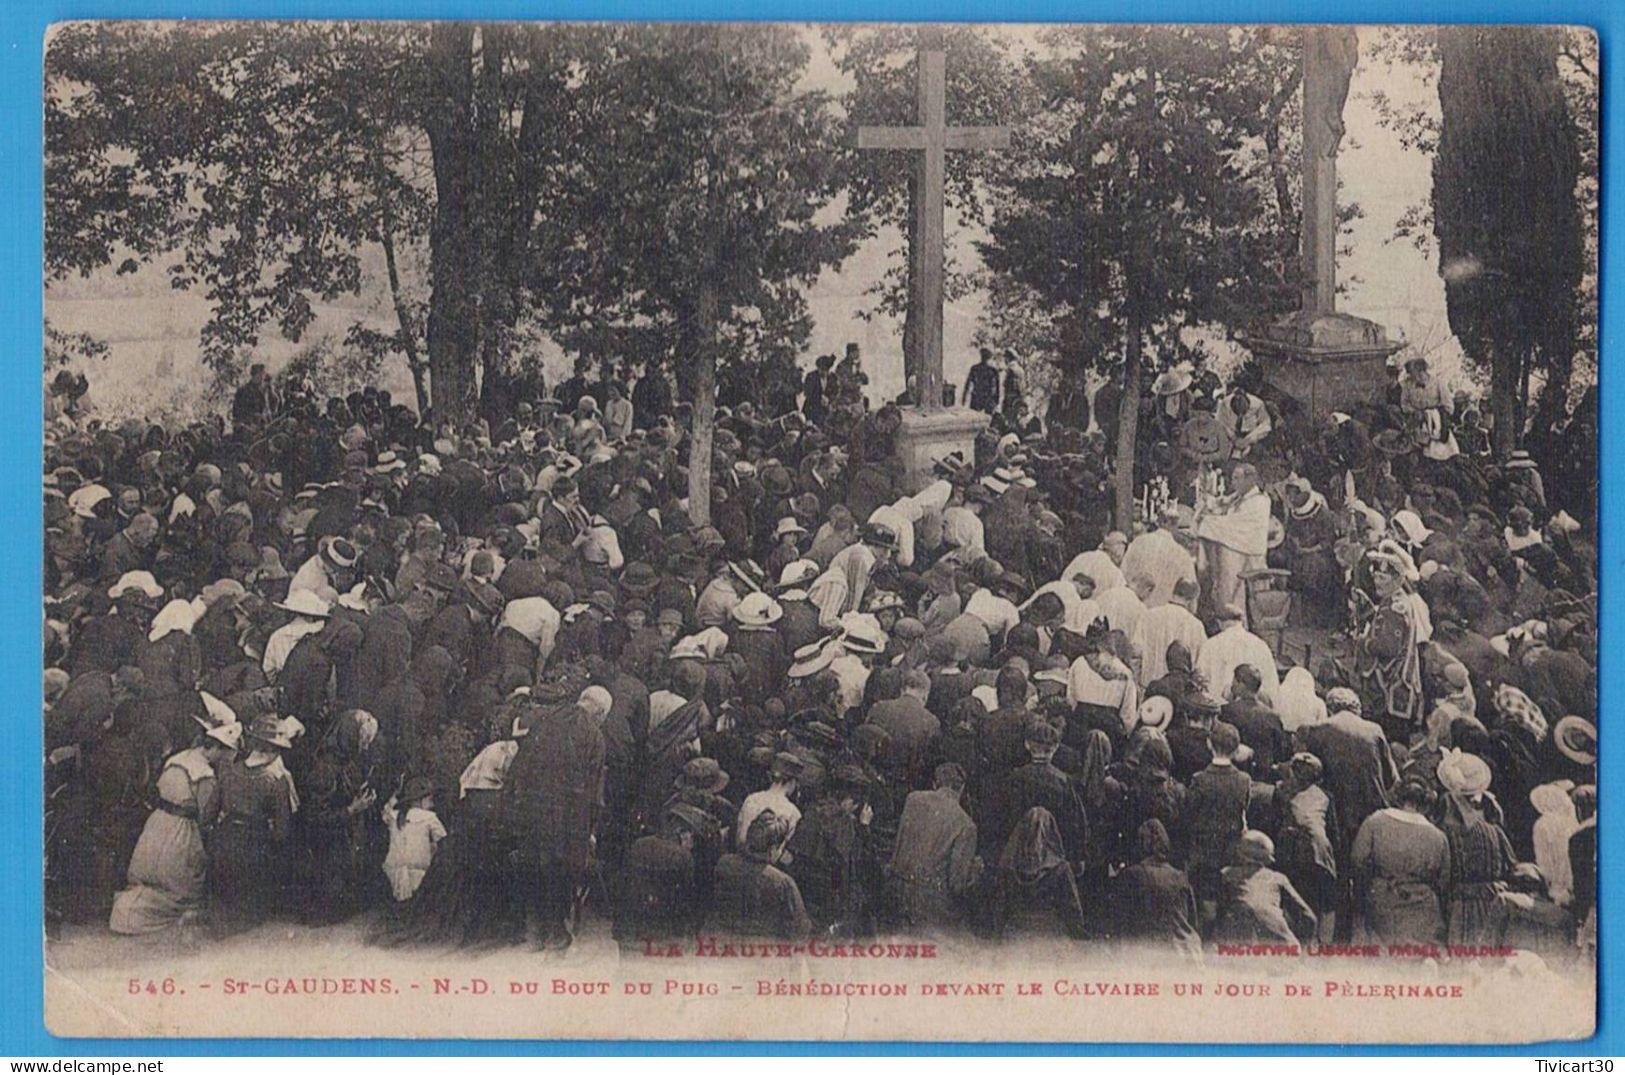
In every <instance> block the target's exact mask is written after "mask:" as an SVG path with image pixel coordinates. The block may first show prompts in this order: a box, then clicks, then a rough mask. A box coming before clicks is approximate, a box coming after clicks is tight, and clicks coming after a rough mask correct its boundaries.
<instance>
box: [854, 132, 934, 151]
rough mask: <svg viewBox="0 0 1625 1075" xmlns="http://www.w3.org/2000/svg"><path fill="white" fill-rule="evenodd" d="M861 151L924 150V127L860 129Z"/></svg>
mask: <svg viewBox="0 0 1625 1075" xmlns="http://www.w3.org/2000/svg"><path fill="white" fill-rule="evenodd" d="M858 148H859V149H924V148H925V128H924V127H859V128H858Z"/></svg>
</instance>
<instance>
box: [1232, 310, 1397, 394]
mask: <svg viewBox="0 0 1625 1075" xmlns="http://www.w3.org/2000/svg"><path fill="white" fill-rule="evenodd" d="M1241 341H1242V343H1244V344H1245V345H1246V346H1247V347H1248V348H1249V349H1250V350H1251V351H1252V352H1253V354H1255V355H1257V356H1258V358H1259V364H1260V365H1261V366H1262V367H1263V370H1264V377H1265V379H1266V380H1268V381H1269V382H1270V384H1272V385H1274V386H1275V387H1276V388H1278V389H1280V390H1281V391H1283V392H1285V393H1287V394H1288V395H1290V396H1292V397H1293V398H1294V399H1297V400H1299V401H1301V402H1302V403H1303V405H1304V406H1305V407H1306V408H1308V410H1309V412H1310V413H1311V414H1312V415H1313V416H1314V418H1315V419H1316V420H1320V421H1323V420H1324V419H1325V418H1326V416H1327V415H1329V414H1331V413H1332V412H1333V411H1343V412H1345V413H1346V412H1349V411H1351V410H1352V409H1353V408H1354V407H1355V406H1357V405H1358V404H1361V403H1367V404H1369V403H1381V402H1382V398H1383V392H1384V390H1385V389H1386V388H1387V387H1388V375H1387V372H1386V369H1385V366H1386V363H1387V360H1388V356H1389V355H1391V354H1393V353H1394V352H1395V351H1398V350H1399V349H1400V348H1401V347H1403V346H1404V344H1402V343H1392V342H1390V341H1389V339H1388V333H1387V332H1386V331H1384V329H1383V327H1382V326H1381V325H1379V324H1377V323H1376V322H1375V321H1367V320H1366V319H1365V318H1363V317H1351V316H1350V315H1348V314H1340V313H1316V312H1314V311H1312V310H1301V311H1299V312H1298V313H1294V314H1288V315H1287V316H1286V317H1283V318H1282V319H1281V320H1279V321H1277V322H1275V323H1274V324H1273V325H1270V326H1269V327H1268V328H1265V329H1264V330H1263V331H1261V332H1258V333H1253V334H1249V335H1245V336H1243V337H1241Z"/></svg>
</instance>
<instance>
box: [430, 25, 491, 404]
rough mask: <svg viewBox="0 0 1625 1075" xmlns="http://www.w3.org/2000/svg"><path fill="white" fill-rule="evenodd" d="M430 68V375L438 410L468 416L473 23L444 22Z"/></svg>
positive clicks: (474, 249) (473, 341) (474, 272)
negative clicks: (432, 204)
mask: <svg viewBox="0 0 1625 1075" xmlns="http://www.w3.org/2000/svg"><path fill="white" fill-rule="evenodd" d="M429 66H430V69H431V71H432V73H433V76H434V84H435V86H436V89H437V91H438V96H437V98H436V99H435V100H434V101H433V102H432V104H431V105H430V108H429V113H428V117H427V122H426V124H425V126H426V128H427V130H428V134H429V150H430V154H431V156H432V158H433V161H434V178H435V213H434V223H433V225H432V226H431V228H430V232H429V262H430V271H429V276H430V289H431V290H430V298H429V329H428V337H429V340H428V343H429V376H430V379H431V381H430V384H431V388H432V391H433V394H434V395H433V398H434V413H435V416H436V417H437V418H438V419H439V420H442V421H444V420H447V419H449V420H451V421H453V422H459V423H460V422H461V421H462V420H463V419H464V418H465V417H466V416H467V414H468V403H469V396H470V387H471V385H472V383H473V374H474V363H475V361H476V358H477V351H476V348H477V341H478V324H477V322H478V317H479V308H478V298H477V289H478V273H479V245H478V243H477V241H476V239H475V229H476V226H477V216H478V204H477V202H478V196H477V191H476V189H475V180H476V176H477V173H478V162H477V160H476V159H475V144H474V127H473V118H474V117H473V102H474V28H473V27H472V26H471V25H469V24H468V23H456V22H445V23H437V24H436V25H435V27H434V29H433V31H432V32H431V35H430V38H429Z"/></svg>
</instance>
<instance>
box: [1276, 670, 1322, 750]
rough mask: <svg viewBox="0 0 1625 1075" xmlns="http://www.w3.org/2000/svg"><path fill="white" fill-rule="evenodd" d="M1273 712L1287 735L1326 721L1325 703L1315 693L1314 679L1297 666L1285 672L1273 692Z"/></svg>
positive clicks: (1307, 671) (1306, 671)
mask: <svg viewBox="0 0 1625 1075" xmlns="http://www.w3.org/2000/svg"><path fill="white" fill-rule="evenodd" d="M1275 712H1276V713H1277V714H1278V715H1279V716H1280V718H1281V727H1283V728H1285V729H1286V731H1287V734H1288V735H1291V734H1292V733H1294V732H1296V731H1297V730H1298V729H1299V728H1307V727H1309V726H1311V725H1315V724H1323V723H1325V721H1326V703H1325V701H1324V700H1323V699H1322V698H1321V697H1320V695H1319V694H1317V693H1316V692H1315V677H1314V676H1313V675H1311V674H1310V673H1309V669H1307V668H1304V667H1303V666H1302V665H1299V666H1298V667H1296V668H1291V669H1288V670H1287V674H1286V675H1285V676H1284V677H1282V679H1281V686H1280V687H1279V688H1278V689H1277V690H1276V692H1275Z"/></svg>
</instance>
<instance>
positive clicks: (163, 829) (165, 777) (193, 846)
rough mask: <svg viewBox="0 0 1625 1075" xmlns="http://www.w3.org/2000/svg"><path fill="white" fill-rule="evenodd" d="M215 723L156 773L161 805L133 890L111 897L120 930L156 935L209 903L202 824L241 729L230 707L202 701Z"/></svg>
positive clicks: (140, 851)
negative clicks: (218, 773) (220, 771)
mask: <svg viewBox="0 0 1625 1075" xmlns="http://www.w3.org/2000/svg"><path fill="white" fill-rule="evenodd" d="M203 700H204V704H205V706H206V707H207V710H208V714H209V720H208V721H207V722H203V721H200V722H199V723H202V724H203V726H204V728H205V729H207V730H205V731H203V732H200V733H199V735H198V737H197V740H196V741H195V742H194V743H193V744H192V745H191V746H190V747H189V748H187V749H186V750H183V751H181V752H180V753H178V754H174V755H172V756H171V757H170V758H169V760H167V761H166V762H164V768H163V771H162V772H160V773H159V774H158V805H157V809H155V810H153V812H152V814H151V816H149V817H148V818H147V824H146V827H144V828H143V829H142V830H141V839H140V840H138V841H137V842H136V845H135V853H134V854H133V855H131V856H130V868H129V871H128V874H127V877H128V880H129V887H128V888H126V889H124V890H123V891H122V892H120V893H119V894H118V896H117V897H116V898H115V899H114V900H113V914H112V917H111V918H110V920H109V921H108V927H109V928H110V929H112V931H113V932H114V933H156V932H157V931H159V930H161V929H165V928H167V927H168V926H172V925H174V924H175V923H177V922H179V921H181V920H182V918H183V917H184V916H185V915H186V914H187V913H189V912H192V911H195V910H198V909H200V908H201V907H202V906H203V900H204V895H205V893H206V891H207V886H208V874H209V856H208V855H207V854H206V853H205V852H204V850H203V831H202V830H201V829H200V828H199V827H198V819H199V818H200V817H203V816H205V815H206V814H208V813H209V812H210V811H211V810H212V809H213V807H214V805H215V799H216V795H215V785H216V780H215V770H216V769H218V768H220V767H221V766H223V765H226V764H229V762H230V759H231V757H232V756H233V755H234V754H235V753H236V752H237V748H238V746H239V745H240V743H241V742H242V735H243V726H242V725H241V724H239V723H237V716H236V714H235V713H233V712H232V711H231V710H230V708H228V707H227V706H226V704H225V703H224V702H221V701H219V700H218V699H216V698H214V697H213V696H212V695H208V694H205V695H204V696H203Z"/></svg>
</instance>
